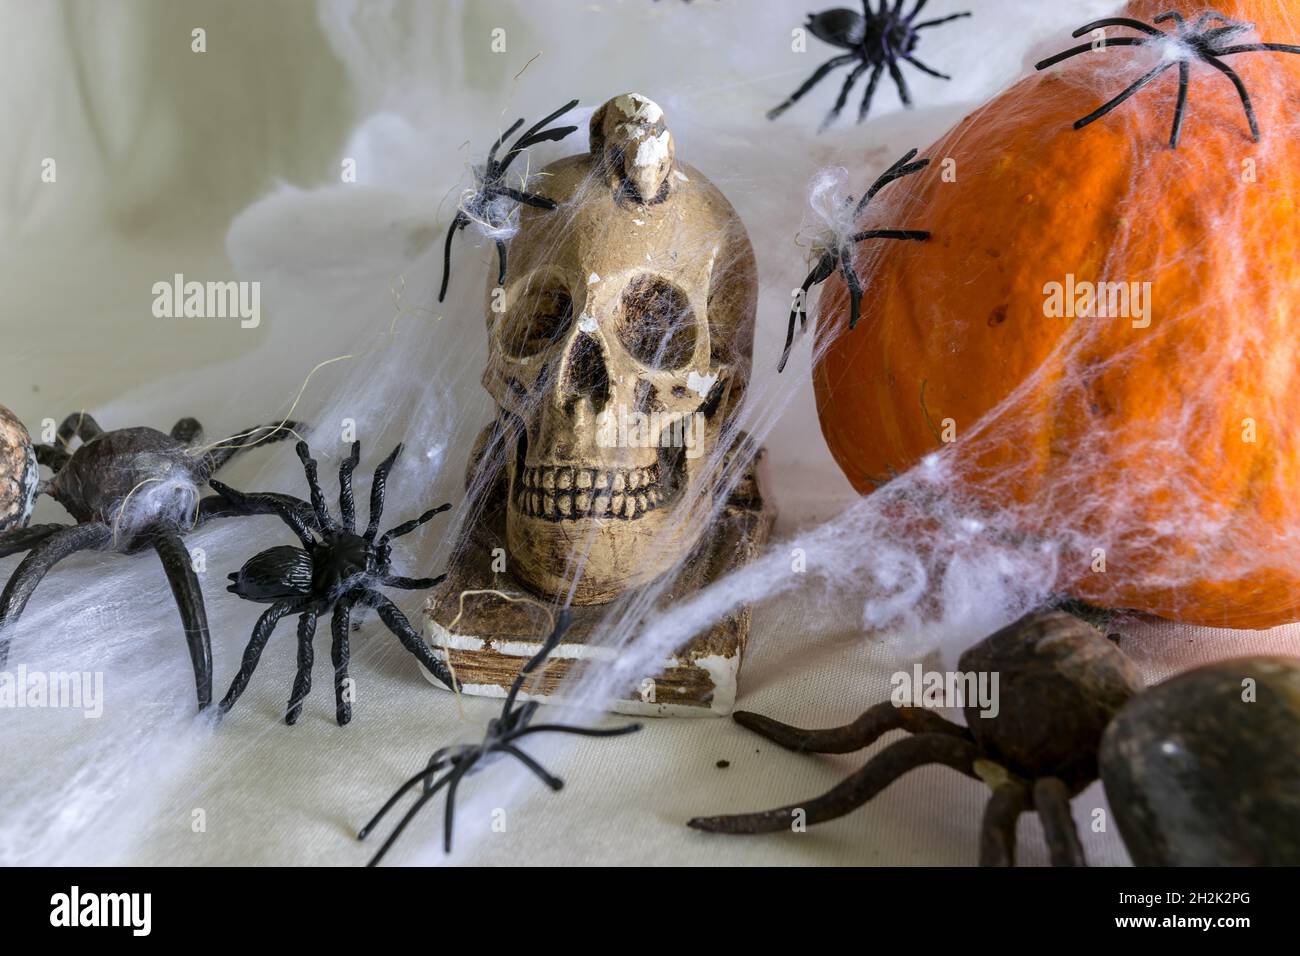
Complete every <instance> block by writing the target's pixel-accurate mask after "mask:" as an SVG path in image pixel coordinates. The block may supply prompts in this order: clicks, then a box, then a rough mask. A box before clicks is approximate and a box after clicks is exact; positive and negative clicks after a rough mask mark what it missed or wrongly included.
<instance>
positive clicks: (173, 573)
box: [0, 412, 299, 710]
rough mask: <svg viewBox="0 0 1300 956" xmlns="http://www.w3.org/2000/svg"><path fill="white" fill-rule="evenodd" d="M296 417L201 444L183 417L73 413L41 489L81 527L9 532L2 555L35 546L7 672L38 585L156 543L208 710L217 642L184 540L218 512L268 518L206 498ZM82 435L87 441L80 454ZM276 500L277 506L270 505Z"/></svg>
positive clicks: (17, 574) (2, 597) (1, 656)
mask: <svg viewBox="0 0 1300 956" xmlns="http://www.w3.org/2000/svg"><path fill="white" fill-rule="evenodd" d="M297 427H299V426H298V425H297V423H296V422H290V421H285V422H281V423H279V424H278V425H259V426H258V427H256V428H253V429H249V430H248V431H245V432H241V433H240V434H238V435H235V436H234V437H232V438H229V439H227V440H226V441H224V442H220V443H218V444H216V445H212V446H209V447H206V448H205V447H199V442H200V441H201V439H202V435H203V428H202V426H201V425H200V424H199V423H198V422H197V421H196V420H195V419H193V418H182V419H181V420H180V421H178V422H177V423H176V424H175V426H173V428H172V430H171V433H170V434H164V433H162V432H160V431H157V430H156V429H153V428H122V429H118V430H115V431H108V432H106V431H104V430H103V429H102V428H100V427H99V425H98V423H97V422H96V421H95V419H93V418H92V417H91V416H89V415H87V414H85V413H84V412H81V413H77V414H73V415H69V416H68V417H67V418H66V419H65V420H64V421H63V424H61V425H60V426H59V428H58V432H57V437H58V442H57V444H54V445H37V446H36V457H37V460H38V461H39V462H40V463H41V464H42V465H45V466H46V467H48V468H49V469H50V470H51V471H52V472H53V477H52V478H50V479H49V481H47V482H45V483H44V484H43V485H42V487H41V490H42V491H43V492H44V493H45V494H48V495H49V496H50V497H51V498H53V499H54V500H55V501H57V502H58V503H59V504H61V505H63V507H64V508H65V509H67V512H68V514H70V515H71V516H72V517H73V518H75V519H76V524H44V525H32V526H30V527H27V528H18V529H15V530H11V531H6V532H0V557H6V556H8V555H11V554H17V553H18V552H20V551H27V552H28V554H27V556H26V557H24V558H23V560H22V561H21V562H20V563H19V565H18V567H17V568H16V569H15V570H14V573H13V574H12V575H11V576H10V578H9V583H8V584H7V585H6V586H5V589H4V593H3V594H0V668H2V667H4V665H5V662H6V661H7V659H8V656H9V637H8V634H7V631H8V629H9V627H10V626H11V625H13V624H15V623H16V622H17V621H18V619H19V618H20V617H21V616H22V613H23V610H24V609H25V608H26V607H27V602H28V600H29V599H30V598H31V596H32V593H33V592H34V591H35V590H36V587H37V585H39V584H40V583H41V580H42V579H43V578H44V577H45V575H46V574H48V573H49V572H50V570H51V569H52V568H53V567H54V566H55V565H56V564H58V563H59V562H60V561H62V560H63V559H64V558H66V557H68V556H69V555H72V554H75V553H76V552H78V551H115V552H117V553H119V554H134V553H136V552H138V551H142V550H144V549H145V548H153V550H154V551H155V552H156V553H157V555H158V557H159V559H160V560H161V561H162V566H163V571H164V572H165V573H166V575H167V580H168V582H169V583H170V584H171V589H172V594H173V595H174V597H175V599H176V607H177V608H178V609H179V611H180V615H181V625H182V626H183V627H184V629H185V642H186V644H187V645H188V646H189V651H190V660H191V662H192V663H193V665H194V683H195V687H196V690H197V693H198V701H199V709H200V710H202V709H203V708H205V707H207V706H208V704H210V703H211V702H212V644H211V640H210V638H209V636H208V619H207V612H206V611H205V609H204V605H203V592H202V591H201V590H200V588H199V581H198V578H197V576H196V575H195V573H194V568H193V566H192V564H191V559H190V554H189V551H188V550H187V549H186V547H185V545H184V543H183V542H182V540H181V537H182V536H183V535H185V534H187V533H188V532H190V531H193V530H194V529H195V528H196V527H198V526H199V525H201V524H203V523H204V522H205V521H208V520H209V519H211V518H218V517H226V516H229V515H240V514H266V513H268V507H263V508H262V509H261V510H248V509H240V508H232V507H231V506H230V505H229V504H228V503H227V502H224V501H221V500H220V499H218V498H216V497H215V496H213V497H209V498H205V499H203V500H200V498H199V496H200V494H201V489H202V488H203V487H204V486H205V485H206V484H207V482H208V479H209V478H210V477H211V475H212V474H213V473H214V472H215V471H217V469H219V468H221V467H222V466H223V465H225V464H226V463H227V462H228V461H230V459H231V458H233V457H235V455H237V454H239V453H240V452H242V451H246V450H247V449H249V448H252V447H253V446H254V445H258V444H261V443H262V442H268V441H281V440H282V439H284V438H287V437H289V435H291V434H292V433H293V430H294V429H295V428H297ZM74 438H77V439H80V441H81V442H82V444H81V445H80V446H79V447H78V448H77V449H76V450H75V451H73V450H71V448H70V445H71V444H72V440H73V439H74ZM268 506H269V502H268Z"/></svg>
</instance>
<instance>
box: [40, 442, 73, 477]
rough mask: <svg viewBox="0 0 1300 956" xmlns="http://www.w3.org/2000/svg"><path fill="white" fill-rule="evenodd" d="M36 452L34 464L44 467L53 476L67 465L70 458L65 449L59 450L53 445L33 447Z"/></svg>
mask: <svg viewBox="0 0 1300 956" xmlns="http://www.w3.org/2000/svg"><path fill="white" fill-rule="evenodd" d="M33 448H34V449H35V451H36V463H37V464H39V465H44V466H45V467H46V468H48V469H50V471H52V472H54V473H55V474H57V473H58V471H59V469H60V468H62V467H63V466H64V465H66V464H67V463H68V459H69V458H71V457H72V455H71V453H69V452H68V450H67V449H66V448H60V447H57V446H55V445H34V446H33Z"/></svg>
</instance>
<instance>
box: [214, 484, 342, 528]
mask: <svg viewBox="0 0 1300 956" xmlns="http://www.w3.org/2000/svg"><path fill="white" fill-rule="evenodd" d="M213 481H214V482H215V484H213V487H214V488H215V487H216V486H217V485H220V486H221V488H224V489H225V491H224V492H222V493H221V494H216V495H209V496H208V497H206V498H204V499H203V500H202V501H200V502H199V514H198V519H197V520H196V521H195V524H194V526H195V527H196V528H197V527H198V526H199V525H202V524H204V523H205V522H207V521H211V520H212V519H213V518H234V517H242V516H252V515H276V516H278V517H283V513H288V514H291V515H293V516H294V517H295V518H297V519H298V522H299V524H301V525H302V526H303V527H305V528H310V527H314V526H315V523H316V513H315V512H314V511H312V507H311V505H310V504H308V503H307V502H305V501H303V500H302V499H301V498H295V497H293V496H292V495H283V494H280V493H278V492H263V493H261V494H253V495H245V494H242V493H241V492H238V491H235V490H234V489H233V488H229V487H227V486H226V485H223V484H221V482H219V481H216V479H213ZM209 483H210V484H212V482H209ZM291 527H293V528H294V529H295V530H297V525H291ZM299 537H301V535H300V536H299Z"/></svg>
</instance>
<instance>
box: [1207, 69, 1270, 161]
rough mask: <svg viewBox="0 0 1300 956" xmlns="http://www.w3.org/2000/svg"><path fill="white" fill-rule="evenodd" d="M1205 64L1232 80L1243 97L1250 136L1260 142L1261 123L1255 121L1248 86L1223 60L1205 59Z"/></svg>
mask: <svg viewBox="0 0 1300 956" xmlns="http://www.w3.org/2000/svg"><path fill="white" fill-rule="evenodd" d="M1205 62H1206V63H1208V64H1210V66H1212V67H1214V68H1215V69H1216V70H1218V71H1219V72H1221V73H1222V74H1223V75H1224V76H1226V77H1227V78H1228V79H1230V80H1232V85H1233V86H1235V87H1236V88H1237V95H1238V96H1239V97H1241V105H1242V107H1243V108H1244V109H1245V110H1246V120H1247V122H1249V123H1250V135H1251V138H1252V139H1253V140H1254V141H1255V142H1257V143H1258V142H1259V122H1258V121H1257V120H1256V119H1255V107H1254V106H1252V105H1251V102H1250V91H1249V90H1247V89H1246V84H1245V83H1243V82H1242V80H1241V77H1240V76H1238V75H1237V71H1236V70H1234V69H1233V68H1232V67H1230V66H1228V64H1226V63H1224V62H1223V61H1222V60H1220V59H1218V58H1216V57H1213V56H1207V57H1205Z"/></svg>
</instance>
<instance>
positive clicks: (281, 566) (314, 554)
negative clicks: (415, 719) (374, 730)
mask: <svg viewBox="0 0 1300 956" xmlns="http://www.w3.org/2000/svg"><path fill="white" fill-rule="evenodd" d="M297 448H298V457H299V458H300V459H301V460H302V465H303V470H304V471H305V472H306V473H307V484H308V486H309V487H310V488H311V510H312V512H313V513H314V515H315V524H314V526H313V523H312V522H310V521H307V520H305V519H304V517H303V515H302V512H301V509H298V508H295V507H293V506H292V505H290V504H286V503H285V496H283V495H278V496H277V495H270V496H268V495H265V494H248V495H246V494H243V493H242V492H238V491H235V490H234V489H233V488H230V487H228V486H226V485H224V484H222V483H221V482H219V481H213V482H212V487H213V488H214V489H215V490H216V491H217V492H218V493H219V494H220V495H221V496H222V497H223V498H225V499H227V500H228V501H230V502H232V503H233V504H235V505H236V506H240V507H268V508H269V509H270V510H272V511H274V512H275V513H276V514H278V515H279V516H280V518H281V519H283V520H284V523H285V524H287V525H288V526H289V527H290V528H292V529H293V531H294V533H295V534H297V535H298V538H299V539H300V540H301V541H302V545H303V546H302V548H294V547H290V546H288V545H282V546H280V547H276V548H268V549H267V550H265V551H262V552H261V553H259V554H256V555H254V556H253V557H252V558H250V559H249V560H248V561H247V562H246V563H245V564H244V566H243V567H242V568H240V569H239V571H238V572H237V573H235V574H231V575H230V580H231V581H232V582H233V583H232V584H231V585H230V586H229V587H228V588H227V589H226V590H228V591H230V592H231V593H233V594H237V595H239V596H240V597H241V598H243V599H244V600H246V601H257V602H258V603H261V604H269V605H271V606H270V607H269V608H267V609H266V611H265V612H263V614H262V616H261V617H260V618H258V620H257V624H256V625H254V627H253V636H252V637H251V638H250V639H249V641H248V646H247V647H246V648H245V649H244V660H243V664H242V665H241V666H240V668H239V673H238V674H236V675H235V679H234V681H232V682H231V684H230V690H228V691H227V692H226V696H225V697H224V698H223V699H222V701H221V704H220V710H221V712H222V713H226V712H227V711H229V710H230V708H232V707H233V706H234V705H235V702H236V701H237V700H239V696H240V695H241V694H242V693H243V692H244V688H245V687H247V686H248V681H249V678H251V677H252V676H253V671H254V670H255V669H256V668H257V662H258V660H259V658H260V657H261V656H262V650H263V649H264V648H265V647H266V643H267V641H268V640H270V638H271V632H272V631H274V630H275V625H276V624H277V623H278V622H279V620H280V618H282V617H284V616H286V615H288V614H299V615H301V616H300V617H299V619H298V674H297V677H296V678H295V679H294V683H293V693H292V694H291V696H290V697H289V709H288V711H287V713H286V714H285V718H284V719H285V723H287V724H294V723H296V722H297V720H298V716H299V715H300V714H301V713H302V702H303V700H304V699H305V698H306V697H307V694H308V693H309V692H310V691H311V667H312V660H313V655H312V638H313V637H315V635H316V619H317V618H318V617H319V616H320V615H322V614H324V613H326V612H327V611H329V610H330V609H331V608H332V609H333V619H332V621H331V631H332V633H333V637H334V643H333V647H332V652H331V656H332V658H333V662H334V694H335V713H336V717H337V719H338V722H339V725H340V726H342V725H343V724H346V723H347V722H348V721H350V720H351V719H352V703H351V701H350V700H349V699H348V694H347V681H348V661H349V659H350V656H351V652H350V649H349V645H348V631H349V628H350V624H351V613H352V608H353V607H354V606H356V605H361V606H362V607H369V608H373V609H374V610H375V611H376V612H378V614H379V619H380V620H381V621H383V622H384V624H385V625H386V626H387V627H388V629H389V630H390V631H392V632H393V633H394V634H395V635H397V639H398V640H399V641H401V642H402V646H403V647H405V648H406V649H407V650H408V651H410V652H411V653H412V654H413V655H415V657H416V659H418V660H419V662H420V663H421V664H423V665H424V666H425V667H426V668H427V669H428V670H429V672H430V673H431V674H433V675H434V676H435V677H437V678H438V679H439V680H440V681H442V682H443V683H444V684H446V685H447V686H449V687H452V686H454V684H453V681H452V677H451V673H450V672H449V671H448V670H447V667H446V666H445V665H444V664H443V663H442V662H441V661H439V660H438V659H437V658H436V657H434V656H433V653H432V652H431V651H430V650H429V647H428V645H427V644H425V643H424V641H423V640H422V639H421V638H420V635H419V634H417V633H416V632H415V630H414V629H413V628H412V627H411V624H410V622H409V621H408V620H407V619H406V616H405V615H404V614H403V613H402V612H401V611H400V610H399V609H398V607H397V605H395V604H394V603H393V602H392V601H390V600H389V599H388V598H386V597H384V596H383V595H382V594H380V593H379V591H377V590H376V588H378V587H380V586H387V587H394V588H401V589H403V590H408V591H415V590H423V589H425V588H431V587H433V586H434V585H436V584H437V583H438V582H440V581H441V580H442V579H443V577H445V575H439V576H438V577H436V578H405V577H401V576H400V575H396V574H393V573H391V565H392V546H391V545H390V544H389V542H390V541H391V540H392V539H394V538H400V537H401V536H402V535H404V534H410V533H411V532H412V531H414V530H415V529H416V528H418V527H420V526H421V525H422V524H424V523H425V522H426V521H428V520H429V519H430V518H432V517H434V516H435V515H438V514H441V513H442V512H444V511H446V510H447V509H448V508H450V507H451V505H450V504H445V505H441V506H439V507H437V508H433V509H431V510H429V511H426V512H425V513H424V514H422V515H420V517H418V518H415V519H413V520H411V521H406V522H403V523H402V524H399V525H398V526H397V527H395V528H393V529H392V530H390V531H387V532H385V533H384V534H382V535H380V536H379V538H378V540H376V538H375V536H376V535H377V534H379V520H380V518H381V517H382V516H383V513H384V488H385V486H386V484H387V482H388V472H389V470H390V469H391V468H392V467H393V462H394V461H396V460H397V456H398V455H399V454H401V451H402V446H401V445H398V446H397V447H396V448H394V449H393V451H392V454H390V455H389V456H388V457H387V458H385V459H384V460H383V461H382V462H381V463H380V464H379V467H377V468H376V469H375V475H374V480H373V482H372V483H371V486H370V522H369V524H368V525H367V527H366V530H365V532H364V534H357V532H356V507H355V505H354V503H353V497H352V472H353V470H354V469H355V468H356V466H357V463H358V462H359V461H360V460H361V443H360V442H354V443H353V445H352V451H351V453H350V454H349V455H348V457H347V458H345V459H343V462H342V463H341V464H340V465H339V511H340V514H341V516H342V525H340V524H339V523H337V522H335V520H334V518H333V516H332V515H331V514H330V512H329V508H328V507H327V506H326V504H325V495H324V493H323V492H322V491H321V487H320V482H319V481H318V480H317V478H316V462H315V460H313V459H312V457H311V452H310V451H309V450H308V448H307V443H306V442H299V443H298V446H297Z"/></svg>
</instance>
